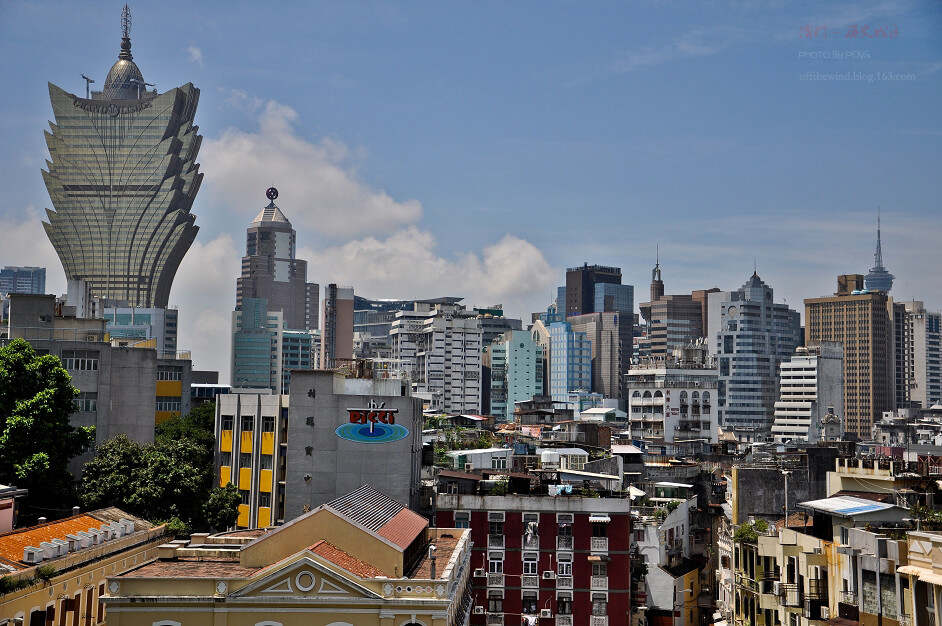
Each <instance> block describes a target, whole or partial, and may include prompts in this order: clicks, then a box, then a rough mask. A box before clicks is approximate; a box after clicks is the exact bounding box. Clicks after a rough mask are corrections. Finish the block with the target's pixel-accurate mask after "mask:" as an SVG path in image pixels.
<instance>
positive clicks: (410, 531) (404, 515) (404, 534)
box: [376, 509, 428, 550]
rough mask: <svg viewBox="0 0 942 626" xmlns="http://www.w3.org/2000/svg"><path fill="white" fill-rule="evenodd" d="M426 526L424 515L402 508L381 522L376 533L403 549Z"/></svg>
mask: <svg viewBox="0 0 942 626" xmlns="http://www.w3.org/2000/svg"><path fill="white" fill-rule="evenodd" d="M427 527H428V521H426V519H425V518H424V517H422V516H421V515H419V514H418V513H413V512H412V511H410V510H409V509H402V510H401V511H399V512H398V513H396V514H395V515H393V516H392V517H391V518H390V519H389V521H388V522H386V523H385V524H383V525H382V526H381V527H380V528H379V530H377V531H376V534H377V535H379V536H380V537H383V538H384V539H388V540H389V541H391V542H393V543H394V544H396V545H397V546H399V547H400V548H402V549H403V550H405V549H406V548H408V547H409V545H410V544H411V543H412V542H413V541H414V540H415V538H416V537H418V536H419V533H421V532H422V531H423V530H425V529H426V528H427Z"/></svg>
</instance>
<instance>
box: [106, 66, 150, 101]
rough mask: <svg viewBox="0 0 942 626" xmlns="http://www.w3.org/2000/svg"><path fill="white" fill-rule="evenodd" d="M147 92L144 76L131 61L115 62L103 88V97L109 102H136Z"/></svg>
mask: <svg viewBox="0 0 942 626" xmlns="http://www.w3.org/2000/svg"><path fill="white" fill-rule="evenodd" d="M145 91H147V88H146V87H145V86H144V75H143V74H141V70H140V68H138V67H137V64H136V63H135V62H134V61H132V60H131V59H118V60H117V61H115V64H114V65H112V66H111V69H110V70H108V77H107V78H105V84H104V86H103V87H102V95H103V96H104V97H105V98H106V99H108V100H136V99H137V98H138V94H142V93H144V92H145Z"/></svg>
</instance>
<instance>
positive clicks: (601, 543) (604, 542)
mask: <svg viewBox="0 0 942 626" xmlns="http://www.w3.org/2000/svg"><path fill="white" fill-rule="evenodd" d="M590 549H591V550H592V552H608V537H592V543H591V544H590Z"/></svg>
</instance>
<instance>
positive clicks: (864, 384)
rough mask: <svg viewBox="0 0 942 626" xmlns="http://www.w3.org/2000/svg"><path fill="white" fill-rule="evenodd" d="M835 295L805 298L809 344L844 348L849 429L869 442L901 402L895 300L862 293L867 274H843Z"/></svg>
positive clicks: (881, 292)
mask: <svg viewBox="0 0 942 626" xmlns="http://www.w3.org/2000/svg"><path fill="white" fill-rule="evenodd" d="M837 285H838V290H837V293H836V294H834V295H833V296H827V297H823V298H808V299H806V300H805V344H806V345H811V344H813V343H821V342H823V341H836V342H839V343H841V344H842V345H843V346H844V428H845V430H846V431H847V432H853V433H856V434H857V435H858V436H860V437H865V438H869V437H870V436H871V430H872V427H873V423H874V422H875V421H878V420H879V419H880V418H881V417H882V415H883V412H884V411H891V410H893V408H894V405H895V400H896V393H895V392H896V389H895V382H896V378H895V376H894V374H895V372H894V367H893V361H894V348H893V343H894V341H893V333H894V328H893V326H894V324H893V299H892V298H891V297H890V296H889V295H887V293H886V292H883V291H866V290H862V289H861V288H862V286H863V276H861V275H860V274H849V275H844V276H839V277H838V279H837Z"/></svg>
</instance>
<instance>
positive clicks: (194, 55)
mask: <svg viewBox="0 0 942 626" xmlns="http://www.w3.org/2000/svg"><path fill="white" fill-rule="evenodd" d="M186 51H187V54H189V55H190V61H192V62H193V63H196V64H197V65H199V66H200V67H203V51H202V50H201V49H200V48H197V47H196V46H189V47H188V48H187V49H186Z"/></svg>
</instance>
